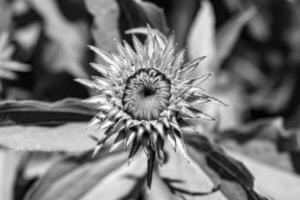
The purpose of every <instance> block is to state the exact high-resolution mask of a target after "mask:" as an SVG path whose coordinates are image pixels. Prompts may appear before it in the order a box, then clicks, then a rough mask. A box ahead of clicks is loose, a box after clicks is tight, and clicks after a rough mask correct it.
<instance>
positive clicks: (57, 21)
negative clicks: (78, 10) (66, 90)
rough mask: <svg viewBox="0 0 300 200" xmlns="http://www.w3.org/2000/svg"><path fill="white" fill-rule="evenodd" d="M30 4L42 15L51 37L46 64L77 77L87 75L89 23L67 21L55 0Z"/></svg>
mask: <svg viewBox="0 0 300 200" xmlns="http://www.w3.org/2000/svg"><path fill="white" fill-rule="evenodd" d="M29 3H30V6H32V7H33V8H34V9H35V10H36V11H37V12H38V13H39V14H40V15H41V16H42V18H43V23H44V32H45V35H46V36H47V37H48V38H49V39H50V42H49V43H48V45H47V46H46V50H45V51H46V53H45V54H43V59H44V60H43V61H44V63H46V64H49V63H51V64H50V66H47V67H48V68H47V69H48V70H51V71H52V72H68V73H69V74H71V75H73V76H74V77H80V78H84V77H86V76H87V74H86V71H85V69H84V68H83V63H84V61H85V59H86V58H85V55H86V50H87V49H86V45H87V43H88V42H89V39H90V38H89V31H88V24H87V23H85V22H83V21H77V22H71V21H70V20H67V19H66V18H65V17H64V16H63V14H62V13H61V12H60V9H59V7H58V5H57V4H56V3H55V2H54V1H52V0H45V1H43V2H41V1H38V0H29Z"/></svg>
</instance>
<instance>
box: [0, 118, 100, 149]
mask: <svg viewBox="0 0 300 200" xmlns="http://www.w3.org/2000/svg"><path fill="white" fill-rule="evenodd" d="M86 126H87V124H86V123H70V124H66V125H61V126H56V127H43V126H7V127H0V146H4V147H7V148H11V149H15V150H29V151H85V150H90V149H92V148H94V147H95V145H96V142H95V141H94V140H92V139H91V138H89V136H88V135H89V134H91V135H92V134H102V133H103V131H97V132H95V131H93V130H85V129H84V128H85V127H86Z"/></svg>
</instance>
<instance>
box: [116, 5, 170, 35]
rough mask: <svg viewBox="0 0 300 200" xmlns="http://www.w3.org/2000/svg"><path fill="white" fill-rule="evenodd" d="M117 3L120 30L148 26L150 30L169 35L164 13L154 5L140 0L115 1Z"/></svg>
mask: <svg viewBox="0 0 300 200" xmlns="http://www.w3.org/2000/svg"><path fill="white" fill-rule="evenodd" d="M117 2H118V4H119V6H120V10H121V17H120V26H121V29H125V30H127V29H131V28H136V27H141V26H146V24H150V25H151V27H152V28H156V29H158V30H159V31H160V32H162V33H163V34H165V35H167V34H168V33H169V29H168V26H167V23H166V19H165V15H164V12H163V10H162V9H161V8H159V7H157V6H156V5H155V4H153V3H150V2H146V1H140V0H117Z"/></svg>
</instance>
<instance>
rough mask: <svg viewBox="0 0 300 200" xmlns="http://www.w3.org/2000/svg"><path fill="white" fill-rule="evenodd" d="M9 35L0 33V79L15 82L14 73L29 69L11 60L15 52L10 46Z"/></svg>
mask: <svg viewBox="0 0 300 200" xmlns="http://www.w3.org/2000/svg"><path fill="white" fill-rule="evenodd" d="M9 37H10V36H9V33H8V32H4V33H2V34H1V32H0V79H7V80H15V79H16V78H17V75H16V72H26V71H29V70H30V67H29V66H28V65H26V64H23V63H20V62H17V61H14V60H12V55H13V53H14V51H15V49H14V47H13V45H12V44H10V38H9Z"/></svg>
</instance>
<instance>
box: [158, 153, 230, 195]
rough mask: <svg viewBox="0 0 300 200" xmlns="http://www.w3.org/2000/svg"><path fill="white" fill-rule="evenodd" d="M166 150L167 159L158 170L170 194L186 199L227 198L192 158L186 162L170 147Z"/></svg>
mask: <svg viewBox="0 0 300 200" xmlns="http://www.w3.org/2000/svg"><path fill="white" fill-rule="evenodd" d="M167 152H168V161H167V162H166V163H165V164H164V165H163V166H162V167H161V168H159V169H158V171H159V175H160V177H161V179H162V180H164V182H165V184H166V185H167V186H168V190H169V193H170V194H172V195H173V196H174V197H175V196H177V197H181V198H182V199H186V200H192V199H206V200H214V199H220V200H229V198H227V197H226V196H224V194H222V193H221V192H219V191H218V183H215V182H214V181H213V180H212V179H211V178H210V177H209V175H208V174H206V172H205V171H204V170H203V169H202V168H201V167H199V165H198V164H197V163H195V162H194V160H193V159H191V158H190V162H187V160H186V159H185V158H184V157H183V156H182V155H181V154H179V153H175V152H174V151H173V150H172V149H168V151H167ZM174 197H173V198H174Z"/></svg>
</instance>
